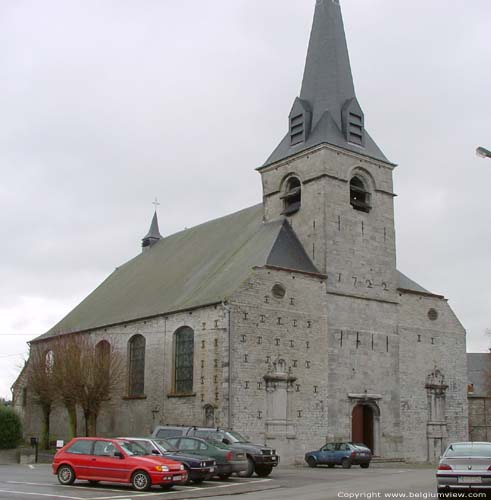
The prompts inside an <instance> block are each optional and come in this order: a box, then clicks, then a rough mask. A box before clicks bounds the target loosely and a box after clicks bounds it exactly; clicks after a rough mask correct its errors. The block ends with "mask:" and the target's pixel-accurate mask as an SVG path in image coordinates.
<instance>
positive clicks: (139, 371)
mask: <svg viewBox="0 0 491 500" xmlns="http://www.w3.org/2000/svg"><path fill="white" fill-rule="evenodd" d="M129 355H130V356H129V357H130V366H129V384H128V386H129V396H143V395H144V394H145V337H143V336H142V335H135V336H134V337H132V338H131V339H130V341H129Z"/></svg>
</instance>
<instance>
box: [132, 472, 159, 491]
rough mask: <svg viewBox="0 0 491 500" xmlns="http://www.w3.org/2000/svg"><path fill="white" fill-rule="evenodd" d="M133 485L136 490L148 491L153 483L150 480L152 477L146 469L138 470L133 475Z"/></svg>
mask: <svg viewBox="0 0 491 500" xmlns="http://www.w3.org/2000/svg"><path fill="white" fill-rule="evenodd" d="M131 486H133V488H134V489H135V490H136V491H146V490H148V489H149V488H150V486H152V483H151V482H150V478H149V477H148V474H147V473H146V472H145V471H142V470H137V471H136V472H135V473H134V474H133V475H132V476H131ZM164 486H166V485H164Z"/></svg>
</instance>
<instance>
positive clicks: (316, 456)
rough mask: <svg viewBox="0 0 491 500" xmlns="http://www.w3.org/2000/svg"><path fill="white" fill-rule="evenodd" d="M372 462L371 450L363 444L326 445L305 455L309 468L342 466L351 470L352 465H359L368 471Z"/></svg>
mask: <svg viewBox="0 0 491 500" xmlns="http://www.w3.org/2000/svg"><path fill="white" fill-rule="evenodd" d="M371 460H372V452H371V451H370V448H368V446H366V445H364V444H361V443H326V444H325V445H324V446H323V447H322V448H321V449H320V450H317V451H309V452H308V453H306V454H305V461H306V462H307V464H308V465H309V467H317V466H318V465H327V466H328V467H334V466H335V465H341V466H342V467H343V468H344V469H349V468H350V467H351V466H352V465H359V466H360V467H362V468H364V469H367V468H368V467H369V466H370V461H371Z"/></svg>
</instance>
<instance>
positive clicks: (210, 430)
mask: <svg viewBox="0 0 491 500" xmlns="http://www.w3.org/2000/svg"><path fill="white" fill-rule="evenodd" d="M152 436H153V437H154V438H169V437H175V436H192V437H197V438H201V439H205V440H212V441H219V442H221V443H224V444H226V445H228V446H230V447H231V448H232V449H233V450H237V451H241V452H243V453H245V454H246V456H247V470H246V471H244V472H241V473H239V474H238V475H239V476H241V477H251V476H252V475H253V474H254V472H255V473H256V474H257V475H258V476H260V477H265V476H268V475H269V474H271V471H272V470H273V468H274V467H276V466H277V465H278V463H279V461H280V457H279V456H278V455H277V454H276V450H273V449H272V448H269V447H268V446H263V445H260V444H254V443H251V441H250V440H249V439H247V438H246V437H245V436H243V435H242V434H240V433H239V432H236V431H226V430H224V429H220V428H219V427H174V426H170V425H161V426H158V427H156V428H155V430H154V431H153V433H152Z"/></svg>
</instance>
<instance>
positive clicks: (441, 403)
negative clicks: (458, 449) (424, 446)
mask: <svg viewBox="0 0 491 500" xmlns="http://www.w3.org/2000/svg"><path fill="white" fill-rule="evenodd" d="M425 388H426V394H427V397H428V423H427V426H426V438H427V442H428V461H429V462H437V461H438V460H439V459H440V456H441V455H442V454H443V452H444V451H445V448H446V446H447V439H448V430H447V420H446V417H445V414H446V404H445V396H446V392H447V389H448V385H447V384H446V383H445V377H444V376H443V373H442V372H441V371H440V370H438V369H435V370H434V371H433V372H432V373H430V374H429V375H428V376H427V377H426V385H425Z"/></svg>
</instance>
